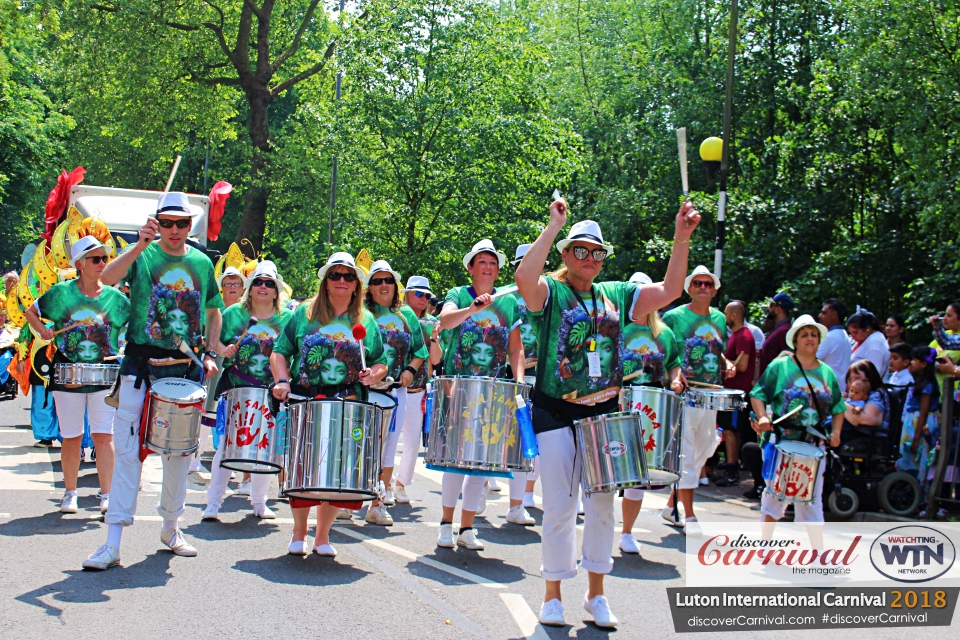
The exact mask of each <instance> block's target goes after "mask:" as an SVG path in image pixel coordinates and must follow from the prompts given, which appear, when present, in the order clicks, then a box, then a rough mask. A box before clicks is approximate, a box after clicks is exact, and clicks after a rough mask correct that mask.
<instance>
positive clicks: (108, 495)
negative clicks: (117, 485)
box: [100, 492, 110, 500]
mask: <svg viewBox="0 0 960 640" xmlns="http://www.w3.org/2000/svg"><path fill="white" fill-rule="evenodd" d="M109 498H110V494H109V493H102V492H101V493H100V499H101V500H104V499H109Z"/></svg>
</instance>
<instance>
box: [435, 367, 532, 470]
mask: <svg viewBox="0 0 960 640" xmlns="http://www.w3.org/2000/svg"><path fill="white" fill-rule="evenodd" d="M431 383H432V384H433V398H432V413H433V415H431V416H427V419H428V420H429V424H430V439H429V442H428V443H427V455H426V457H425V458H424V461H425V462H426V463H428V464H432V465H434V466H437V467H444V468H448V469H463V470H474V471H481V472H482V471H490V472H497V473H503V472H511V471H533V460H528V459H526V458H524V457H523V453H522V448H521V446H520V428H519V426H518V425H517V416H516V412H517V396H518V395H520V396H523V399H524V400H527V399H528V398H529V397H530V386H529V385H526V384H521V383H518V382H513V381H510V380H501V379H499V378H481V377H461V376H440V377H437V378H433V379H432V380H431Z"/></svg>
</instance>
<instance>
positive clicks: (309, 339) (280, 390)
mask: <svg viewBox="0 0 960 640" xmlns="http://www.w3.org/2000/svg"><path fill="white" fill-rule="evenodd" d="M317 277H318V278H319V279H320V285H319V287H318V288H317V294H316V296H314V298H313V299H311V300H307V301H306V302H304V303H303V304H302V305H300V306H299V307H297V309H296V311H294V312H293V316H292V317H291V318H290V319H289V320H288V321H287V324H286V325H285V326H284V329H283V332H281V333H280V335H279V336H277V339H276V341H275V342H274V344H273V353H272V354H271V355H270V371H271V373H272V374H273V379H274V382H275V385H274V387H273V396H274V397H275V398H276V399H277V400H280V401H286V400H287V398H288V396H289V395H290V393H291V392H292V393H294V394H296V395H301V396H306V397H307V398H353V399H359V400H361V401H364V402H365V401H366V400H367V397H368V393H367V387H369V386H370V385H372V384H375V383H376V382H378V381H380V380H381V379H383V377H384V376H385V375H386V374H387V366H386V364H385V359H384V354H383V342H382V341H381V338H380V330H379V327H378V326H377V321H376V320H375V319H374V317H373V315H372V314H371V313H370V312H369V311H367V310H366V309H364V308H363V290H362V286H361V282H360V281H361V279H362V278H363V277H364V273H363V271H362V270H361V269H360V268H359V267H357V265H356V263H355V262H354V260H353V256H351V255H350V254H349V253H346V252H337V253H334V254H333V255H332V256H330V258H329V259H328V260H327V263H326V264H325V265H324V266H323V267H321V268H320V270H319V271H317ZM356 324H361V325H363V327H364V328H365V329H366V337H365V338H364V340H363V348H364V349H365V350H366V353H365V357H366V364H367V368H363V366H362V364H361V363H362V362H364V359H363V358H362V357H361V353H362V352H361V346H360V344H359V343H358V342H357V341H356V340H355V339H354V337H353V327H354V325H356ZM371 428H372V425H371ZM314 506H315V507H317V531H316V536H315V539H314V543H313V551H314V553H317V554H319V555H321V556H328V557H334V556H336V555H337V551H336V549H334V548H333V546H332V545H331V544H330V527H331V526H332V525H333V521H334V520H335V519H336V517H337V512H338V511H339V510H340V509H341V508H343V509H359V508H360V507H361V506H363V503H362V502H361V501H348V502H323V501H319V500H306V499H302V498H291V499H290V510H291V511H292V512H293V537H292V538H291V540H290V546H289V548H288V552H289V553H290V554H291V555H298V556H305V555H307V553H308V551H307V542H306V539H307V519H308V516H309V515H310V508H311V507H314Z"/></svg>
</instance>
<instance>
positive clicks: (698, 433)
mask: <svg viewBox="0 0 960 640" xmlns="http://www.w3.org/2000/svg"><path fill="white" fill-rule="evenodd" d="M719 444H720V435H719V434H718V433H717V411H716V409H697V408H694V407H688V406H687V405H684V406H683V444H682V446H681V447H680V469H681V472H680V473H681V475H680V482H678V483H677V488H678V489H696V488H697V485H698V484H699V482H700V469H702V468H703V463H704V462H706V461H707V458H709V457H710V456H712V455H713V452H714V451H716V450H717V446H718V445H719Z"/></svg>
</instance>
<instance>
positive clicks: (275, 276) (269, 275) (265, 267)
mask: <svg viewBox="0 0 960 640" xmlns="http://www.w3.org/2000/svg"><path fill="white" fill-rule="evenodd" d="M257 278H261V279H265V280H273V281H274V282H275V283H276V285H277V288H278V289H280V288H282V287H283V276H281V275H280V271H279V270H278V269H277V265H276V264H275V263H274V262H273V260H264V261H263V262H261V263H260V264H258V265H257V268H256V269H254V270H253V273H251V274H250V277H249V278H248V279H247V280H248V283H249V284H248V285H247V286H250V284H253V281H254V280H256V279H257Z"/></svg>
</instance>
